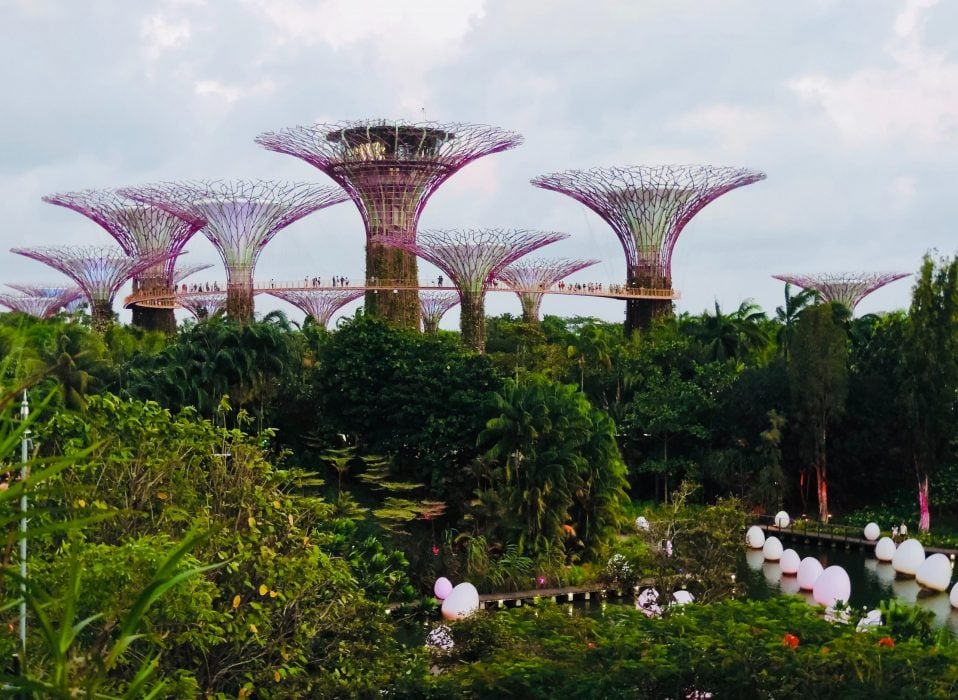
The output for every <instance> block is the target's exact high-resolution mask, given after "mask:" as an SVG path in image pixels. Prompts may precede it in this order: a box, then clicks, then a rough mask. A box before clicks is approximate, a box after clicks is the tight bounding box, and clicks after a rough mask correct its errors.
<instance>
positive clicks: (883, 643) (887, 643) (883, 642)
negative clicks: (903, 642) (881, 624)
mask: <svg viewBox="0 0 958 700" xmlns="http://www.w3.org/2000/svg"><path fill="white" fill-rule="evenodd" d="M878 646H880V647H889V648H891V647H894V646H895V640H894V639H892V638H891V637H882V638H881V639H879V640H878Z"/></svg>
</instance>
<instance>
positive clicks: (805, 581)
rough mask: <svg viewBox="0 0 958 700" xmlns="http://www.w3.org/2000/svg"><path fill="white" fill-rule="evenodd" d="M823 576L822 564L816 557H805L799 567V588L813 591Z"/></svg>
mask: <svg viewBox="0 0 958 700" xmlns="http://www.w3.org/2000/svg"><path fill="white" fill-rule="evenodd" d="M821 575H822V563H821V562H820V561H818V559H816V558H815V557H805V558H804V559H802V561H801V563H800V564H799V565H798V587H799V588H800V589H801V590H803V591H810V590H812V589H813V588H815V581H816V580H818V577H819V576H821Z"/></svg>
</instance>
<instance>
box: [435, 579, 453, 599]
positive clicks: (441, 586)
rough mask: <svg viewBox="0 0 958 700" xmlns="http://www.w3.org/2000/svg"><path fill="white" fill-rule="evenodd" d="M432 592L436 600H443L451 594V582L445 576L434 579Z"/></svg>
mask: <svg viewBox="0 0 958 700" xmlns="http://www.w3.org/2000/svg"><path fill="white" fill-rule="evenodd" d="M432 592H433V594H434V595H435V596H436V599H437V600H445V599H446V598H448V597H449V594H450V593H452V581H450V580H449V579H447V578H446V577H445V576H440V577H439V578H437V579H436V582H435V583H434V584H432Z"/></svg>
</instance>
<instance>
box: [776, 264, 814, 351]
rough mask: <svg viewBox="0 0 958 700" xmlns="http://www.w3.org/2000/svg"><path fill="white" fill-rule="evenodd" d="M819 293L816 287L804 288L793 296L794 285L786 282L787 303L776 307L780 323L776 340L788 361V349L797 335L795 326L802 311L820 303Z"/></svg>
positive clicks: (777, 318)
mask: <svg viewBox="0 0 958 700" xmlns="http://www.w3.org/2000/svg"><path fill="white" fill-rule="evenodd" d="M818 301H819V294H818V292H817V291H815V290H814V289H803V290H802V291H800V292H799V293H798V294H796V295H794V296H792V285H790V284H789V283H788V282H786V283H785V305H784V306H779V307H778V308H777V309H775V319H776V320H777V321H778V323H779V329H778V333H777V334H776V340H777V341H778V347H780V348H781V349H782V356H783V357H784V358H785V361H786V362H788V351H789V348H790V347H791V344H792V339H793V338H794V337H795V327H796V326H797V325H798V320H799V319H800V318H801V317H802V312H803V311H804V310H805V309H807V308H808V307H809V306H811V305H813V304H816V303H818Z"/></svg>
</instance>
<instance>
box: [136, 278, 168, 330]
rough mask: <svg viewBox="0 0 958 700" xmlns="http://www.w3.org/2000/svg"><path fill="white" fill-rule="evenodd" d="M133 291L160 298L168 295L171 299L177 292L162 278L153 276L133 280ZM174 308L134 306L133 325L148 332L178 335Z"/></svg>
mask: <svg viewBox="0 0 958 700" xmlns="http://www.w3.org/2000/svg"><path fill="white" fill-rule="evenodd" d="M133 291H134V292H136V291H142V292H150V293H153V294H157V295H160V296H163V295H168V296H169V298H170V299H173V298H174V297H175V296H176V290H175V289H173V288H172V287H171V286H170V284H169V282H167V280H166V279H165V278H164V277H162V276H154V275H151V276H149V277H147V276H146V275H145V274H141V275H140V276H139V278H138V279H134V280H133ZM173 309H174V307H173V306H172V305H171V306H169V307H168V308H166V307H160V306H147V305H145V304H133V306H132V308H131V311H132V312H133V319H132V321H133V325H134V326H136V327H138V328H142V329H143V330H147V331H160V332H162V333H166V334H167V335H174V334H175V333H176V316H175V315H174V313H173Z"/></svg>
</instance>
